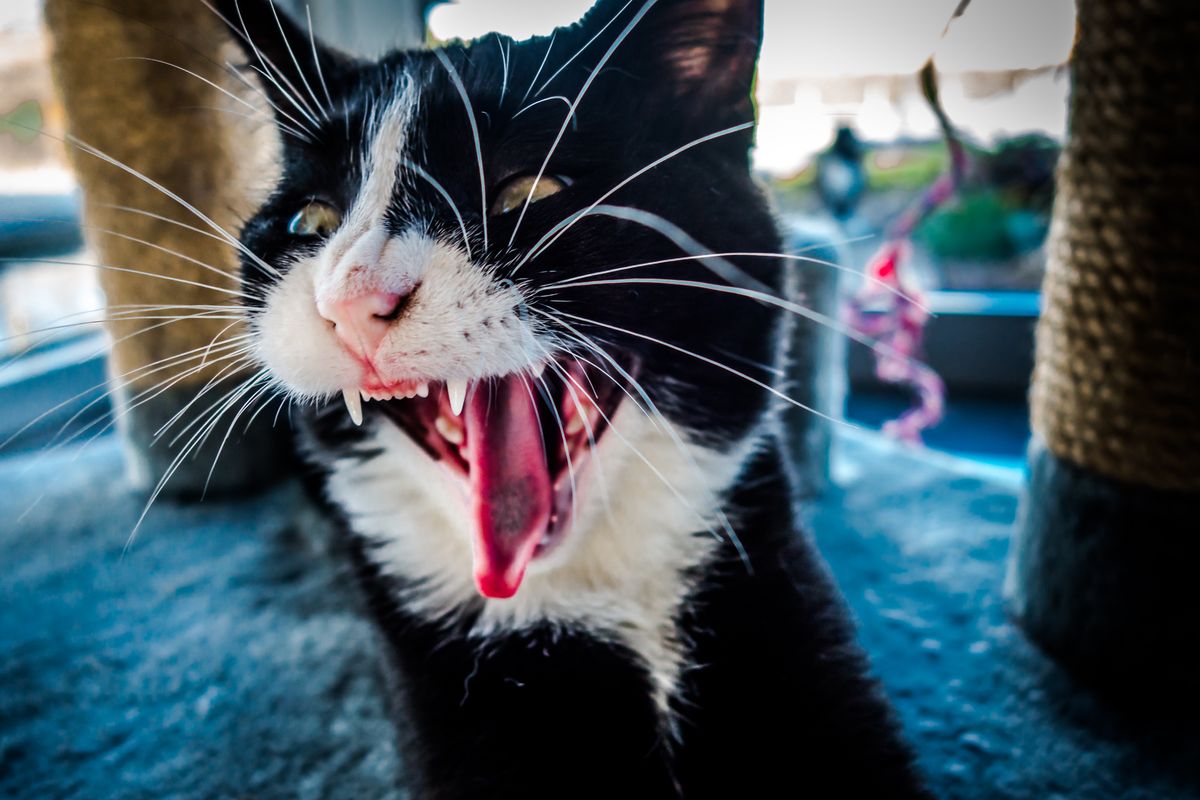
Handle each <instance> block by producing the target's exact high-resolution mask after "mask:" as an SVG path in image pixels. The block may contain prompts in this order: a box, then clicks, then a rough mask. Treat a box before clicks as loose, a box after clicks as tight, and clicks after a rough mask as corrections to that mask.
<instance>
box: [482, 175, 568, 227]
mask: <svg viewBox="0 0 1200 800" xmlns="http://www.w3.org/2000/svg"><path fill="white" fill-rule="evenodd" d="M535 182H536V186H535V185H534V183H535ZM568 185H569V182H568V181H567V179H566V178H555V177H551V176H550V175H543V176H542V177H541V180H538V177H537V176H536V175H522V176H520V177H518V178H513V179H512V180H511V181H509V182H508V183H506V184H505V185H504V188H503V189H501V190H500V194H498V195H496V201H495V202H494V203H492V212H491V213H492V216H493V217H498V216H500V215H501V214H507V213H508V212H510V211H512V210H514V209H517V208H520V207H521V206H523V205H525V201H526V200H528V201H529V202H530V203H536V202H537V201H538V200H542V199H545V198H547V197H549V196H550V195H552V194H558V193H559V192H561V191H562V190H563V189H565V188H567V186H568ZM530 190H533V194H532V195H531V194H530V193H529V192H530Z"/></svg>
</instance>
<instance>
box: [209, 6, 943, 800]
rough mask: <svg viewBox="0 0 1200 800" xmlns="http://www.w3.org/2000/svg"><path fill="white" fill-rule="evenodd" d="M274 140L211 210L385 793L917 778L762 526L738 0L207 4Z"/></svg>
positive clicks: (766, 295)
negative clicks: (439, 26)
mask: <svg viewBox="0 0 1200 800" xmlns="http://www.w3.org/2000/svg"><path fill="white" fill-rule="evenodd" d="M217 10H219V12H220V13H221V14H222V16H223V17H224V18H225V19H226V21H227V22H228V24H229V27H230V29H231V31H232V32H233V34H234V35H235V37H236V38H238V39H239V40H240V41H241V43H242V48H243V50H244V52H245V59H246V65H245V67H246V69H247V70H251V71H254V72H256V73H257V74H258V75H259V76H260V80H261V83H262V85H263V87H264V91H265V93H266V95H267V96H268V97H269V99H270V101H271V103H272V105H273V106H274V109H275V113H276V116H277V121H278V123H279V129H280V134H281V138H282V141H283V143H284V148H283V173H282V178H281V179H280V181H279V184H278V186H277V187H276V188H275V190H274V193H273V194H272V196H271V197H270V199H269V200H268V201H267V202H266V203H265V205H264V206H263V207H262V208H261V209H260V210H259V211H258V212H257V214H256V215H255V216H254V217H253V218H252V219H250V220H249V221H248V222H247V223H246V224H245V227H244V230H243V232H242V241H243V242H244V244H245V245H246V246H247V250H248V251H250V252H251V253H253V255H248V256H247V257H245V258H244V259H243V262H244V263H243V280H244V284H245V288H246V293H247V294H248V295H250V296H252V297H253V298H255V299H254V300H253V301H252V302H250V303H249V304H248V307H247V309H246V311H247V314H248V317H249V319H250V327H251V331H252V334H253V337H254V341H255V348H256V353H257V357H258V359H259V360H260V362H261V365H262V366H263V367H265V369H266V370H267V371H268V372H269V374H270V376H271V378H272V380H273V381H275V382H276V384H277V385H278V386H279V387H280V388H281V389H283V390H284V391H286V392H287V393H288V394H289V395H290V396H291V397H292V398H293V400H294V401H295V402H296V404H297V405H298V406H301V405H302V406H303V407H304V408H305V412H304V413H303V414H301V415H299V417H300V426H299V427H300V428H301V431H300V436H301V447H302V450H303V451H304V453H305V454H306V456H307V457H308V459H309V461H310V462H311V463H312V464H313V465H314V466H315V467H316V469H317V471H318V472H319V476H320V480H319V483H320V490H321V493H322V496H323V497H324V499H325V501H326V502H327V504H328V507H329V508H330V510H331V512H332V513H334V514H336V515H337V517H338V518H339V519H340V520H341V522H342V523H343V524H344V528H345V531H346V535H347V536H348V537H350V539H351V540H352V543H353V548H354V550H355V553H356V556H357V559H358V565H359V573H360V577H361V581H362V585H363V587H364V588H365V591H366V594H367V596H368V598H369V602H370V606H371V609H372V611H373V613H374V614H375V616H376V617H377V619H378V623H379V628H380V630H381V631H382V634H383V636H384V638H385V639H386V640H387V642H388V644H389V645H390V649H391V652H392V655H393V656H394V662H395V665H396V667H398V670H397V673H398V676H399V678H400V680H398V681H397V690H396V692H397V697H396V698H395V699H396V700H397V720H398V722H397V725H398V728H399V730H400V731H401V734H402V738H403V740H404V741H403V744H402V747H403V752H404V754H405V757H406V759H407V761H408V765H409V770H410V777H411V780H412V783H413V788H414V791H415V793H416V795H417V796H418V797H422V798H489V799H493V800H494V799H495V798H542V797H556V798H557V797H564V798H567V797H570V798H578V797H605V798H614V797H638V798H643V797H644V798H658V797H683V798H700V797H722V798H730V797H756V798H757V797H812V798H824V797H872V798H885V797H886V798H892V797H897V798H901V797H902V798H907V797H924V796H925V794H924V790H923V789H922V788H921V785H920V782H919V780H918V778H917V777H916V775H915V772H914V770H913V767H912V765H911V758H910V753H909V751H908V750H907V749H906V747H905V745H904V744H903V743H902V742H901V741H900V739H899V738H898V734H897V730H896V725H895V722H894V720H893V718H892V715H891V712H890V711H889V709H888V707H887V705H886V703H885V701H884V700H883V699H882V697H881V695H880V692H879V690H878V687H877V686H876V684H875V683H874V682H873V681H872V680H871V679H870V678H869V677H868V675H867V664H866V661H865V659H864V657H863V655H862V654H861V652H860V651H859V649H858V648H857V646H856V644H855V643H854V634H853V630H852V628H851V625H850V623H849V621H848V619H847V615H846V612H845V610H844V608H843V606H842V603H841V601H840V599H839V598H838V596H837V594H836V592H835V590H834V589H833V587H832V586H831V584H830V580H829V578H828V576H827V574H826V572H825V570H824V567H823V566H822V565H821V563H820V561H819V559H818V558H817V556H816V555H815V554H814V552H813V549H812V546H811V544H810V543H809V542H808V541H807V540H806V539H805V537H804V536H803V535H802V534H801V533H799V532H798V531H797V527H796V520H795V518H794V515H793V510H792V500H791V490H790V487H789V479H788V476H787V470H786V469H785V464H784V461H783V456H782V455H781V453H782V450H781V446H780V442H779V437H780V432H779V426H778V411H779V408H780V406H781V404H782V403H783V402H784V397H785V394H784V392H785V387H782V386H780V385H779V384H780V383H781V381H780V378H779V375H780V374H781V370H780V364H781V363H782V358H783V356H782V355H781V349H782V343H783V342H784V341H786V339H787V335H788V320H789V319H790V313H789V312H790V311H795V310H796V309H795V307H794V306H791V305H790V304H789V303H787V302H786V301H784V300H782V299H781V298H783V297H786V296H787V293H788V285H787V283H788V281H787V275H788V272H787V270H786V269H785V268H784V267H783V266H782V264H783V262H781V261H780V260H779V259H777V258H771V257H765V256H762V255H752V254H756V253H757V254H763V253H777V252H778V251H780V250H781V246H782V245H781V241H780V236H779V234H778V232H777V229H776V226H775V223H774V220H773V218H772V214H771V211H770V210H769V208H768V204H767V201H766V199H765V198H764V196H763V193H762V191H761V190H760V188H759V187H758V186H757V185H756V184H755V182H754V181H753V179H752V177H751V174H750V169H749V150H750V147H751V145H752V141H753V136H754V128H753V123H754V118H755V109H754V104H753V101H752V96H751V90H752V84H753V79H754V71H755V63H756V59H757V55H758V49H759V42H760V38H761V29H762V3H761V0H657V1H656V0H600V2H599V3H598V4H597V5H596V6H595V7H594V8H593V9H592V10H591V11H590V12H589V13H588V14H587V15H586V16H585V17H584V18H583V19H582V20H581V21H580V22H578V23H576V24H574V25H571V26H569V27H565V28H561V29H558V30H557V31H555V32H554V33H553V34H552V35H550V36H546V37H538V38H534V39H531V40H528V41H514V40H512V39H510V38H507V37H505V36H499V35H489V36H485V37H483V38H482V39H479V40H477V41H474V42H471V43H467V44H459V43H455V44H451V45H448V46H446V47H444V48H441V49H438V50H433V51H429V50H421V51H411V52H395V53H392V54H389V55H387V56H385V57H383V58H382V59H380V60H378V61H360V60H356V59H353V58H350V57H348V56H346V55H343V54H340V53H338V52H335V51H333V50H331V49H329V48H326V47H324V46H322V45H320V44H319V43H318V42H317V41H315V40H314V39H313V38H311V31H310V30H308V29H307V28H306V27H304V26H302V25H297V24H295V23H293V22H292V21H291V20H289V19H288V18H287V17H286V16H285V15H284V14H282V13H281V12H278V11H277V10H276V9H275V8H274V7H273V6H272V5H270V3H269V2H268V0H227V1H226V2H222V3H219V4H218V9H217Z"/></svg>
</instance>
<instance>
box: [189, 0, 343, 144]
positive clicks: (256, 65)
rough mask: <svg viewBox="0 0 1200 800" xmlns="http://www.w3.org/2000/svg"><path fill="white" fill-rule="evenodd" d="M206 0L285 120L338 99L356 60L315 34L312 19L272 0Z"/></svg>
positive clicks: (313, 112)
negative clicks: (299, 19) (289, 11)
mask: <svg viewBox="0 0 1200 800" xmlns="http://www.w3.org/2000/svg"><path fill="white" fill-rule="evenodd" d="M206 2H208V3H209V5H210V7H211V8H212V9H213V11H214V13H216V14H217V15H218V16H220V17H221V19H222V21H223V22H224V23H225V25H226V27H227V28H228V29H229V33H230V35H231V36H232V37H233V39H234V41H235V42H236V43H237V44H238V46H239V48H240V49H241V51H242V54H243V56H244V58H243V60H242V61H241V63H239V64H235V66H238V67H240V68H242V69H244V70H247V71H251V72H255V73H256V74H257V77H258V79H259V82H260V83H261V84H262V86H263V90H264V91H265V92H266V93H267V96H268V97H269V98H270V100H271V103H272V104H273V105H274V107H275V113H276V116H277V117H279V119H280V122H285V121H287V120H289V119H290V120H292V121H293V122H294V120H296V119H297V118H299V119H304V118H305V117H307V116H310V115H311V116H317V115H318V114H322V113H323V112H324V111H325V110H326V109H327V106H328V105H329V104H330V103H332V102H335V100H334V99H333V98H336V97H337V94H338V89H339V88H340V84H341V82H342V80H341V79H342V76H344V75H345V74H346V73H347V72H348V71H349V69H350V68H351V67H352V66H353V65H354V64H355V61H354V59H353V58H351V57H350V56H348V55H346V54H345V53H342V52H340V51H338V50H335V49H334V48H331V47H329V46H327V45H325V44H324V43H323V42H321V40H319V39H317V38H315V37H314V36H313V33H312V29H311V28H310V27H309V25H308V23H307V21H306V22H305V23H303V24H299V23H297V22H296V21H294V20H293V19H292V18H291V17H290V16H289V15H288V14H286V13H285V12H284V11H283V10H281V9H279V8H278V7H276V5H275V3H273V2H272V0H206ZM331 93H332V97H331Z"/></svg>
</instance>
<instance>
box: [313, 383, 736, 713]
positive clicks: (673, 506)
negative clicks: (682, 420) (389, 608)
mask: <svg viewBox="0 0 1200 800" xmlns="http://www.w3.org/2000/svg"><path fill="white" fill-rule="evenodd" d="M668 425H669V423H667V422H666V421H665V420H663V419H661V418H658V419H655V420H651V419H650V418H649V417H648V416H646V415H645V414H643V413H642V412H641V410H640V409H639V408H637V407H636V406H634V404H633V403H631V402H626V403H623V404H622V406H621V408H620V409H619V411H618V412H617V414H616V415H615V418H614V419H613V424H612V427H611V429H610V430H609V431H608V432H607V433H606V434H605V435H604V437H603V438H602V440H601V441H600V442H599V445H598V447H597V449H596V450H595V451H594V452H593V453H592V455H591V458H590V460H589V462H588V463H587V464H585V465H584V466H583V468H582V473H583V474H581V475H579V476H577V481H578V492H577V498H578V499H577V503H578V506H577V508H576V511H575V523H574V528H573V529H572V531H571V532H570V534H569V535H568V536H567V538H566V540H565V541H564V542H563V543H562V545H561V546H560V547H558V548H557V549H556V550H555V551H554V552H552V553H551V554H549V555H548V556H547V557H546V558H545V559H542V560H538V561H535V562H534V563H533V564H532V565H531V566H530V569H529V572H528V574H527V575H526V577H525V580H524V582H523V584H522V585H521V588H520V590H519V591H518V592H517V594H516V596H515V597H513V598H511V599H508V600H487V601H486V602H485V605H484V611H483V614H482V615H481V617H480V618H479V621H478V623H477V624H476V627H475V630H474V631H473V632H474V633H476V634H478V635H480V636H487V635H489V634H492V633H496V632H499V631H503V630H511V629H518V628H522V627H525V626H529V625H533V624H536V623H541V622H551V623H558V624H563V625H566V626H575V627H583V628H586V629H587V630H589V631H590V632H592V633H593V634H594V635H597V636H600V637H605V638H609V639H610V640H613V641H615V642H618V643H620V644H623V645H624V646H626V647H628V648H629V649H631V650H632V651H633V652H635V653H636V654H637V655H638V656H639V657H640V658H641V659H642V660H643V662H644V664H645V666H646V668H647V670H648V672H649V674H650V678H651V681H652V685H653V693H654V696H655V701H656V703H657V704H658V705H659V707H660V709H663V710H664V711H665V709H666V704H667V699H668V698H669V697H670V696H671V694H672V693H673V692H674V691H675V688H676V684H677V680H678V676H679V672H680V667H681V664H682V660H683V658H684V653H683V647H682V643H681V642H680V641H679V637H678V635H677V631H676V625H675V619H676V617H677V614H678V611H679V608H680V604H681V603H682V602H683V601H684V599H685V598H686V597H687V596H688V594H689V593H690V591H691V590H692V588H693V587H692V586H691V585H690V581H689V578H688V575H689V574H690V573H691V572H692V571H693V570H694V568H696V567H697V566H699V565H701V564H703V563H704V562H705V560H706V559H708V558H709V557H710V556H711V555H712V553H713V552H714V550H715V549H716V546H717V543H718V538H719V537H721V536H725V535H727V533H726V531H727V528H726V527H725V526H724V523H723V517H722V516H721V511H720V510H719V504H720V499H721V497H722V495H723V493H724V491H725V489H726V488H727V487H728V486H729V485H730V484H731V483H732V482H733V481H734V480H735V479H736V477H737V473H738V471H739V469H740V465H741V464H742V463H743V462H744V460H745V457H746V455H747V451H748V448H749V447H750V446H752V445H751V444H750V443H749V442H748V443H747V444H745V445H743V446H742V447H739V448H737V449H736V450H735V451H734V452H731V453H719V452H716V451H714V450H710V449H707V448H704V447H700V446H698V445H695V444H692V443H689V442H687V441H686V440H684V439H682V438H681V437H680V436H679V434H678V433H676V432H675V431H673V430H668V428H667V426H668ZM368 435H369V438H370V441H369V442H368V446H374V447H377V448H378V449H379V450H380V451H381V453H380V455H378V456H377V457H375V458H372V459H369V460H366V461H361V460H354V459H342V460H339V461H337V462H336V463H334V464H333V465H332V469H331V478H330V482H329V492H330V495H331V498H332V499H333V500H334V501H336V502H337V503H338V504H339V505H340V506H341V507H342V508H343V509H344V510H345V511H346V512H347V513H348V515H349V518H350V520H351V524H352V525H353V527H354V529H355V530H356V531H357V532H358V533H360V534H362V535H364V536H365V537H366V538H367V540H368V541H369V542H370V543H371V544H372V545H373V546H372V547H371V549H370V555H371V557H372V558H373V559H374V560H375V561H376V562H377V563H378V564H379V565H380V567H381V568H382V569H383V570H384V572H385V573H386V574H392V575H396V576H399V577H403V578H405V579H408V580H407V582H408V585H410V586H412V587H414V588H412V589H410V590H409V592H408V594H407V596H405V597H403V598H401V599H402V601H403V602H404V603H405V604H406V605H407V606H408V607H409V608H410V609H412V610H413V611H415V612H417V613H420V614H423V615H425V616H427V617H428V618H430V619H440V618H444V617H447V616H450V615H454V614H456V613H457V612H458V611H459V610H461V609H462V608H463V607H464V605H465V604H467V603H469V602H472V601H477V600H478V598H479V595H478V593H477V592H476V590H475V586H474V583H473V580H472V565H471V549H470V540H469V535H470V527H469V526H470V519H469V517H468V514H467V509H468V498H467V497H466V494H465V491H466V487H465V485H464V484H463V483H462V481H461V480H460V479H457V478H455V477H453V476H452V475H451V474H450V472H449V471H448V470H446V469H445V468H443V467H442V466H440V465H438V464H436V463H434V462H433V461H431V460H430V458H429V457H428V456H427V455H426V454H425V453H424V452H423V451H422V450H420V449H419V448H418V446H417V445H416V444H415V443H414V442H413V441H412V440H411V439H410V438H409V437H408V436H407V435H406V434H405V433H403V432H402V431H400V430H399V429H398V428H397V427H396V426H395V425H393V424H392V423H391V422H389V421H387V420H384V419H381V418H379V417H376V419H375V421H374V422H373V423H372V426H371V428H370V429H369V432H368Z"/></svg>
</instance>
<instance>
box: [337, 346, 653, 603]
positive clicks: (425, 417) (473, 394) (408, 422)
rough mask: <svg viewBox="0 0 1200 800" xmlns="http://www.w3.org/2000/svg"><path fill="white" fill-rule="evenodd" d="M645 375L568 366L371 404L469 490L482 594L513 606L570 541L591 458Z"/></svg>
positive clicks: (418, 389)
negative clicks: (544, 562)
mask: <svg viewBox="0 0 1200 800" xmlns="http://www.w3.org/2000/svg"><path fill="white" fill-rule="evenodd" d="M635 372H636V364H635V363H633V362H625V363H624V364H621V365H620V366H619V367H618V366H617V363H614V364H613V368H612V369H604V370H601V369H600V368H598V367H596V366H594V365H593V364H587V363H584V362H582V361H578V360H575V359H570V358H564V359H559V360H556V361H554V362H553V363H550V364H546V365H542V366H540V367H539V368H537V369H535V370H533V371H523V372H516V373H510V374H508V375H505V376H502V377H498V378H489V379H486V380H477V381H454V380H451V381H446V382H428V383H403V384H395V385H393V386H389V387H379V388H373V389H372V390H370V391H364V392H363V395H362V397H363V398H364V399H368V400H371V401H373V405H375V406H376V407H377V408H378V409H379V410H380V411H382V412H383V413H384V415H386V416H387V417H388V418H389V419H390V420H391V421H393V422H394V423H395V424H396V425H398V426H399V427H400V428H401V429H402V430H403V431H405V433H407V434H408V435H409V436H410V437H411V438H412V439H413V441H414V442H416V443H417V444H418V445H419V446H420V447H421V449H422V450H424V451H425V453H426V454H428V456H429V457H430V459H432V461H434V462H437V463H439V464H440V465H442V466H443V467H445V468H446V469H448V470H449V471H450V472H451V474H453V475H455V476H456V477H458V478H459V479H461V480H462V481H463V483H464V484H465V485H466V487H467V495H468V496H469V497H470V503H471V509H470V515H471V519H472V522H473V528H474V530H473V531H472V554H473V560H474V564H473V570H474V578H475V585H476V588H477V589H478V591H479V593H480V594H481V595H483V596H485V597H488V598H493V599H503V598H508V597H512V596H513V595H514V594H516V592H517V590H518V589H519V588H520V585H521V582H522V580H523V578H524V575H525V571H526V569H527V568H528V567H529V565H530V564H531V563H532V562H534V561H535V560H541V559H545V558H547V557H549V556H550V555H551V554H552V553H553V552H554V551H555V550H557V549H558V548H559V546H560V545H561V544H562V543H563V541H564V540H565V539H567V538H568V536H569V534H570V531H571V527H572V526H571V522H572V520H573V517H574V510H575V505H576V502H577V498H576V493H577V491H578V489H579V485H580V482H581V477H582V475H583V473H584V472H585V471H586V468H587V466H588V463H589V461H590V455H591V450H592V449H593V448H594V447H595V446H596V445H597V443H598V442H599V441H600V440H601V438H602V437H603V436H604V434H605V433H606V432H607V430H608V428H609V422H610V420H612V418H613V415H614V414H615V413H616V410H617V408H618V406H619V405H620V403H621V400H622V398H623V397H625V396H626V395H627V393H628V392H629V391H630V385H629V384H630V383H631V381H632V380H633V375H634V373H635ZM614 373H618V374H614ZM360 413H361V412H360ZM351 414H352V416H353V415H354V409H353V408H352V409H351Z"/></svg>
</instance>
